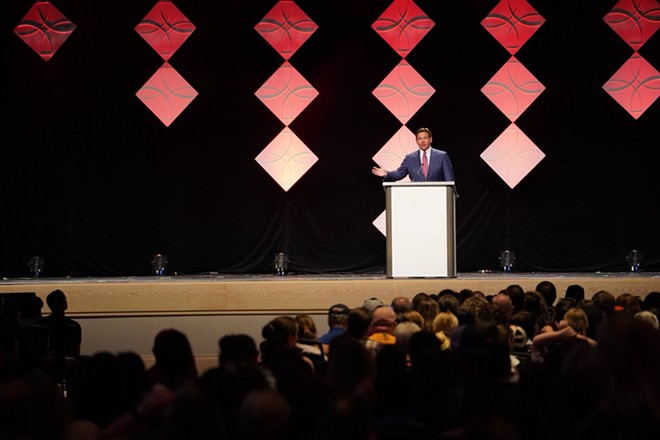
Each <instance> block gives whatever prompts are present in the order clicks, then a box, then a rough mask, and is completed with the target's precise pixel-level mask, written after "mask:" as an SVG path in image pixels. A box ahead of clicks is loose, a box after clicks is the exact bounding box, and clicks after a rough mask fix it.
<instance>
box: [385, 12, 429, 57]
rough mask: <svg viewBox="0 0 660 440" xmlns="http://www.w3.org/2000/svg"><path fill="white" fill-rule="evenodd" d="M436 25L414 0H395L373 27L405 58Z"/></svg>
mask: <svg viewBox="0 0 660 440" xmlns="http://www.w3.org/2000/svg"><path fill="white" fill-rule="evenodd" d="M434 25H435V23H434V22H433V20H431V19H430V18H429V17H428V16H427V15H426V14H425V13H424V11H422V10H421V9H420V8H419V6H417V5H416V4H415V2H413V1H412V0H395V1H394V2H393V3H392V4H391V5H390V6H389V7H388V8H387V9H386V10H385V12H383V14H382V15H381V16H380V17H378V19H377V20H376V21H375V22H374V24H373V26H372V28H373V29H374V30H375V31H376V32H378V35H380V36H381V37H383V39H384V40H385V41H386V42H387V44H389V45H390V46H391V47H392V49H394V50H395V51H397V53H398V54H399V55H400V56H401V57H404V58H405V56H406V55H408V54H409V53H410V51H411V50H413V48H414V47H415V46H417V43H419V42H420V40H421V39H422V38H424V36H426V34H427V33H428V32H429V31H430V30H431V29H432V28H433V26H434Z"/></svg>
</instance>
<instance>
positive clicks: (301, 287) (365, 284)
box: [0, 272, 660, 369]
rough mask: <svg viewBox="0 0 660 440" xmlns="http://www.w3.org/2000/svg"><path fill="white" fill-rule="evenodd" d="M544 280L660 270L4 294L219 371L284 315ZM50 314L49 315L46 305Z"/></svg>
mask: <svg viewBox="0 0 660 440" xmlns="http://www.w3.org/2000/svg"><path fill="white" fill-rule="evenodd" d="M543 280H549V281H551V282H552V283H554V284H555V286H556V287H557V292H558V297H562V296H563V294H564V292H565V291H566V288H567V287H568V286H569V285H571V284H579V285H581V286H582V287H584V289H585V292H586V297H587V298H591V296H593V294H594V293H596V292H598V291H599V290H607V291H609V292H610V293H612V294H613V295H614V296H617V295H620V294H622V293H630V294H633V295H636V296H640V297H642V298H643V297H644V296H646V294H648V293H649V292H651V291H654V290H660V273H643V272H642V273H553V274H550V273H459V274H458V276H457V277H456V278H387V277H386V276H385V274H328V275H304V274H289V275H284V276H277V275H270V274H267V275H222V274H217V275H216V274H211V275H198V276H163V277H157V276H153V277H116V278H51V279H48V278H43V279H31V278H29V279H28V278H21V279H3V280H1V281H0V293H21V292H34V293H36V294H37V295H38V296H39V297H41V298H42V299H43V300H44V302H45V299H46V296H47V295H48V293H49V292H51V291H53V290H55V289H61V290H62V291H64V292H65V293H66V295H67V299H68V304H69V309H68V311H67V315H68V316H70V317H71V318H73V319H76V320H78V321H79V322H80V323H81V325H82V327H83V335H84V336H83V353H85V354H93V353H95V352H98V351H102V350H107V351H111V352H119V351H127V350H132V351H135V352H137V353H139V354H140V355H142V356H143V357H144V358H145V360H146V361H147V362H149V359H150V353H151V344H152V342H153V338H154V336H155V335H156V334H157V333H158V331H160V330H161V329H163V328H177V329H180V330H181V331H183V332H184V333H186V335H187V336H188V337H189V339H190V341H191V344H192V345H193V349H194V352H195V354H196V357H197V358H198V362H200V369H204V368H205V367H207V366H210V365H212V364H213V363H214V362H215V357H216V353H217V341H218V339H219V337H221V336H222V335H224V334H228V333H246V334H249V335H251V336H252V337H253V338H254V339H255V340H256V341H257V343H258V342H260V340H261V328H262V327H263V325H264V324H265V323H266V322H267V321H268V320H269V319H271V318H272V317H275V316H278V315H295V314H301V313H305V314H309V315H312V317H313V318H314V320H315V322H316V325H317V327H318V331H319V333H320V334H321V333H324V332H325V331H326V330H327V324H326V311H327V309H328V308H329V307H330V306H331V305H333V304H335V303H344V304H346V305H348V306H349V307H351V308H353V307H358V306H360V305H362V302H363V301H364V300H365V299H367V298H371V297H377V298H379V299H381V300H382V301H383V302H385V303H389V302H390V301H391V300H392V299H393V298H395V297H397V296H407V297H410V298H412V296H413V295H415V294H416V293H419V292H425V293H438V292H439V291H440V290H442V289H447V288H449V289H453V290H456V291H459V290H461V289H464V288H468V289H472V290H479V291H481V292H483V293H484V294H486V295H489V294H494V293H497V292H499V291H500V290H501V289H504V288H506V287H507V286H509V285H511V284H519V285H520V286H522V288H523V289H524V290H534V288H535V287H536V285H537V284H538V283H539V282H540V281H543ZM43 313H44V314H45V315H46V314H48V313H49V310H48V307H47V306H45V305H44V309H43Z"/></svg>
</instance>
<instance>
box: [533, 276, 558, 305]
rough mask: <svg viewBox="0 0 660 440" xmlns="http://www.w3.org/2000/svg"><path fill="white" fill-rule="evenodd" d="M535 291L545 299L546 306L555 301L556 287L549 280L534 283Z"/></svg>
mask: <svg viewBox="0 0 660 440" xmlns="http://www.w3.org/2000/svg"><path fill="white" fill-rule="evenodd" d="M536 291H537V292H538V293H540V294H541V295H542V296H543V298H544V299H545V303H546V305H547V306H548V307H552V305H553V304H554V303H555V301H557V288H556V287H555V285H554V284H552V283H551V282H550V281H541V282H540V283H538V284H537V285H536Z"/></svg>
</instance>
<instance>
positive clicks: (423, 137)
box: [415, 131, 432, 151]
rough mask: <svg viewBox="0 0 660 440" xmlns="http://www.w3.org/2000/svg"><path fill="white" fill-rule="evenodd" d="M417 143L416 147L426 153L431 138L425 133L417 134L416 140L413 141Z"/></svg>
mask: <svg viewBox="0 0 660 440" xmlns="http://www.w3.org/2000/svg"><path fill="white" fill-rule="evenodd" d="M415 140H416V141H417V146H418V147H419V148H420V149H421V150H422V151H426V150H428V149H429V148H430V147H431V140H432V138H431V136H429V134H428V133H427V132H425V131H422V132H419V133H417V138H416V139H415Z"/></svg>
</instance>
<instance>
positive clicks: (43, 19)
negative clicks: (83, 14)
mask: <svg viewBox="0 0 660 440" xmlns="http://www.w3.org/2000/svg"><path fill="white" fill-rule="evenodd" d="M74 30H76V25H75V24H73V23H72V22H71V21H69V19H68V18H66V17H65V16H64V15H63V14H62V13H61V12H60V11H59V10H58V9H57V8H56V7H55V6H53V5H52V4H50V2H36V3H35V4H34V5H32V7H31V8H30V10H29V11H28V12H27V14H25V17H23V19H22V20H21V22H20V23H19V24H18V26H16V28H15V29H14V33H16V35H18V36H19V37H20V38H21V39H22V40H23V41H25V43H26V44H27V45H28V46H30V47H31V48H32V49H33V50H34V51H35V52H36V53H38V54H39V56H41V58H43V59H44V60H46V61H48V60H50V59H51V58H52V57H53V55H55V52H57V50H58V49H59V48H60V47H61V46H62V44H64V42H65V41H66V40H67V38H69V36H70V35H71V34H72V33H73V31H74Z"/></svg>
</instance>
